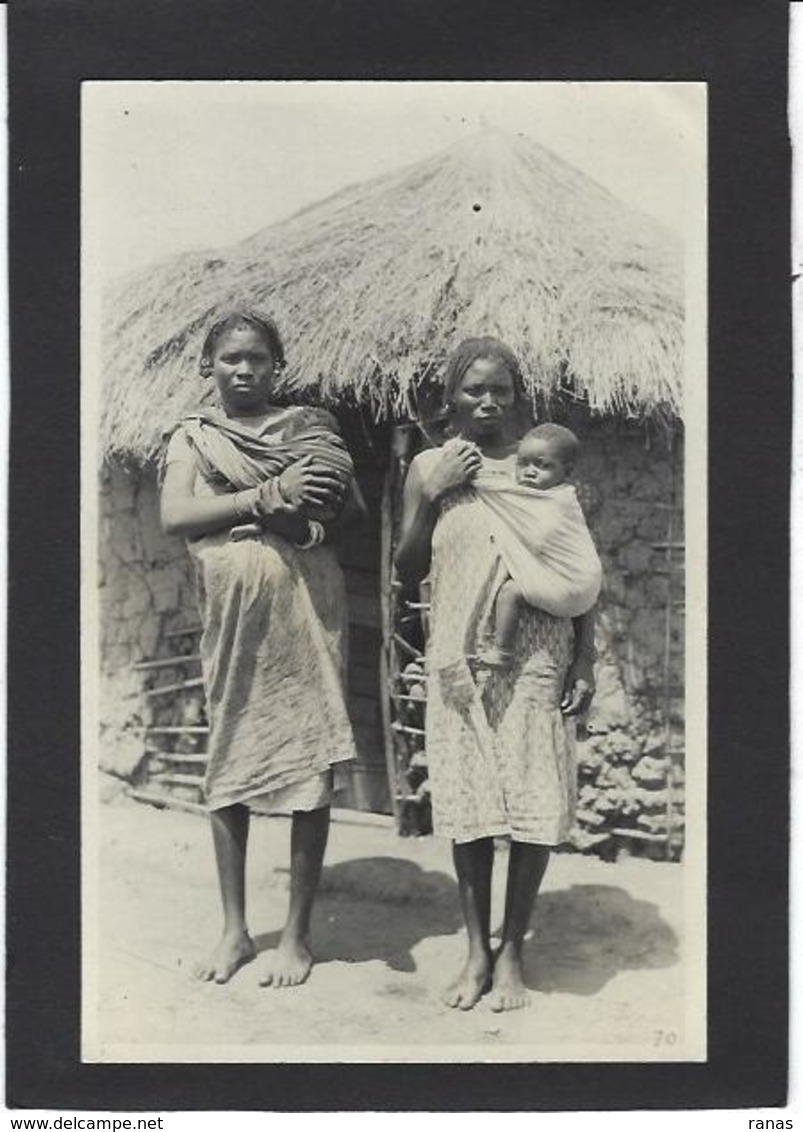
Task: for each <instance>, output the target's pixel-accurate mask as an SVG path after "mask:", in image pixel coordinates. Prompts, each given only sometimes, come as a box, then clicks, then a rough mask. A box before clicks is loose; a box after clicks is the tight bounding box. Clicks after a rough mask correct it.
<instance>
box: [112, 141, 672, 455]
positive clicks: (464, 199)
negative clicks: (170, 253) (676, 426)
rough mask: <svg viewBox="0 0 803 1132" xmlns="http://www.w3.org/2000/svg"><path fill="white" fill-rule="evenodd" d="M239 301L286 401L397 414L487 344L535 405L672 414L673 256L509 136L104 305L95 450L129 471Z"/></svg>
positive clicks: (563, 167)
mask: <svg viewBox="0 0 803 1132" xmlns="http://www.w3.org/2000/svg"><path fill="white" fill-rule="evenodd" d="M238 304H244V305H247V306H249V307H255V308H261V309H263V310H265V311H267V312H270V313H272V314H273V315H274V316H275V317H276V319H277V321H278V323H279V326H280V328H281V330H282V334H283V336H284V338H285V343H286V348H287V357H288V369H287V371H286V384H287V389H288V391H289V393H290V395H291V396H293V395H298V396H303V395H306V396H311V395H314V396H317V397H321V398H322V399H323V400H324V401H327V402H329V403H334V402H337V401H341V400H343V399H344V398H348V399H354V400H357V401H362V402H365V401H367V402H369V403H370V404H371V405H372V407H373V408H374V411H375V412H377V414H378V415H383V414H389V413H392V412H405V411H407V410H409V408H410V403H411V402H410V397H411V392H412V391H413V390H414V388H415V386H416V384H417V383H418V382H419V381H421V380H422V379H423V378H425V377H430V378H431V377H433V376H435V377H437V373H438V370H439V368H440V367H441V366H442V364H443V361H444V358H445V356H446V354H447V353H448V351H449V349H450V348H451V347H452V346H453V345H454V344H455V343H456V342H457V341H459V340H460V339H461V338H463V337H466V336H472V335H477V334H494V335H497V336H498V337H501V338H502V339H504V340H505V341H506V342H508V343H509V344H510V345H511V346H512V347H513V349H514V350H515V351H516V352H517V354H518V355H519V356H520V358H521V360H522V363H523V367H524V371H525V373H526V376H527V380H528V381H529V382H530V384H531V386H532V390H533V392H534V393H536V394H540V395H547V396H548V395H550V394H551V393H554V392H556V391H557V392H560V391H567V390H569V391H571V392H572V395H574V396H578V397H580V398H582V399H585V400H587V401H588V403H589V405H590V406H591V408H592V409H595V410H600V411H608V410H613V411H617V412H626V413H628V414H629V415H644V414H650V413H653V412H656V411H660V412H666V411H668V412H670V413H672V414H678V413H680V412H681V387H682V357H683V345H682V342H683V271H682V248H681V246H680V243H679V241H677V240H676V239H675V238H674V237H672V236H671V234H669V233H668V232H667V231H665V230H664V229H663V228H662V227H661V226H660V225H659V224H657V223H656V222H655V221H652V220H650V219H649V218H647V217H646V216H644V215H642V214H641V213H639V212H636V211H634V210H633V209H632V208H629V207H627V206H625V205H624V204H622V203H621V202H620V201H619V200H617V199H616V198H615V197H614V196H612V195H611V194H610V193H609V192H607V191H606V190H605V189H603V188H601V187H600V186H599V185H597V184H596V183H595V182H594V181H592V180H590V179H589V178H588V177H587V176H585V175H583V174H582V173H580V172H578V171H577V170H575V169H573V168H572V167H571V166H569V165H567V164H566V163H565V162H563V161H561V160H559V159H558V158H557V157H555V156H554V155H553V154H551V153H550V152H549V151H548V150H546V149H544V148H543V147H542V146H539V145H537V144H536V143H535V142H533V141H531V140H530V139H528V138H525V137H523V136H509V135H506V134H502V133H499V132H498V131H495V130H494V131H483V132H482V133H481V134H479V135H476V136H475V137H474V138H472V139H470V140H468V141H466V142H461V143H459V144H457V145H454V146H452V147H450V148H449V149H447V150H445V151H444V152H442V153H439V154H437V155H436V156H434V157H430V158H428V159H426V160H424V161H421V162H418V163H417V164H415V165H412V166H409V167H407V168H405V169H402V170H400V171H399V172H394V173H391V174H387V175H385V176H382V177H378V178H376V179H374V180H371V181H368V182H365V183H363V184H359V185H354V186H351V187H349V188H346V189H343V190H341V191H340V192H338V193H336V194H335V195H334V196H331V197H329V198H328V199H326V200H323V201H321V202H320V203H318V204H316V205H313V206H311V207H308V208H306V209H303V210H302V211H300V212H298V213H296V214H295V215H294V216H292V217H290V218H289V219H288V220H284V221H282V222H281V223H278V224H274V225H272V226H271V227H269V228H266V229H264V230H262V231H260V232H257V233H256V235H254V236H252V237H250V238H249V239H246V240H243V241H241V242H239V243H237V244H235V245H233V246H231V247H228V248H226V249H225V250H220V251H215V252H209V251H207V252H200V253H193V254H183V255H180V256H176V257H173V258H171V259H169V260H168V261H166V262H165V263H163V264H161V265H158V266H156V267H153V268H148V269H145V270H142V271H139V272H138V273H136V274H134V275H132V276H130V277H129V278H127V279H125V280H123V281H122V282H121V283H118V284H116V285H115V286H114V287H113V288H112V289H111V290H110V292H109V293H108V294H107V295H106V296H105V301H104V328H103V329H104V334H103V337H104V343H103V347H104V371H105V374H106V375H107V377H106V384H105V388H104V391H103V406H104V408H103V420H102V445H103V451H104V453H105V455H106V456H112V455H121V456H127V457H131V456H134V457H137V458H144V457H146V456H148V455H149V454H151V453H152V452H153V450H154V448H155V447H156V445H157V444H158V440H159V436H160V433H161V431H162V429H163V428H165V427H166V426H168V425H169V424H170V423H171V422H172V421H174V420H175V419H176V418H177V417H178V416H180V415H181V413H182V412H184V411H185V410H186V409H188V408H189V407H192V406H195V405H197V403H198V401H199V399H200V398H201V396H204V395H207V394H209V393H210V392H211V390H210V388H209V383H204V382H203V381H202V380H201V379H200V377H199V376H198V354H199V351H200V346H201V342H202V339H203V334H204V330H205V328H206V326H207V325H208V324H209V323H210V322H211V321H212V320H213V319H214V318H215V317H217V316H218V315H219V314H220V313H222V312H225V311H226V310H227V309H229V308H231V307H233V306H236V305H238Z"/></svg>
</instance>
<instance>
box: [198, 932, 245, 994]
mask: <svg viewBox="0 0 803 1132" xmlns="http://www.w3.org/2000/svg"><path fill="white" fill-rule="evenodd" d="M255 955H256V948H255V947H254V941H253V940H252V939H251V937H250V935H249V934H248V932H242V931H237V932H224V933H223V935H222V937H221V939H220V943H219V944H218V945H217V947H216V948H215V950H214V951H213V952H212V954H211V955H210V956H209V958H208V959H207V961H206V962H205V963H199V964H198V965H197V966H196V968H195V971H194V974H195V978H196V979H200V980H201V981H202V982H205V983H209V982H214V983H227V982H228V981H229V979H230V978H231V977H232V975H233V974H235V972H236V971H239V969H240V967H242V966H243V965H244V964H246V963H250V962H251V960H252V959H253V958H254V956H255Z"/></svg>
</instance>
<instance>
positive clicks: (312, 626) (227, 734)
mask: <svg viewBox="0 0 803 1132" xmlns="http://www.w3.org/2000/svg"><path fill="white" fill-rule="evenodd" d="M291 412H292V411H288V415H289V414H290V413H291ZM284 417H285V415H284V414H278V415H277V417H276V419H275V420H272V421H269V422H268V423H267V424H266V426H265V428H266V429H271V430H273V431H274V432H275V433H276V434H277V436H280V435H281V425H282V423H283V419H284ZM193 459H194V453H193V450H192V447H191V446H190V445H189V443H188V442H187V439H186V436H185V435H184V434H183V430H182V429H181V428H179V429H178V430H177V431H176V432H175V433H174V434H173V436H172V438H171V440H170V443H169V445H168V449H167V454H166V457H165V462H166V463H171V462H173V461H182V462H186V461H188V460H189V461H192V460H193ZM224 490H225V489H224V488H221V487H220V486H218V485H216V484H214V483H209V482H207V480H205V479H204V477H203V476H201V475H200V473H196V476H195V479H194V481H193V494H195V495H197V496H209V495H214V494H219V493H220V492H222V491H224ZM188 548H189V551H190V555H191V557H192V559H193V562H194V564H195V573H196V588H197V597H198V605H199V611H200V614H201V622H202V626H203V633H202V637H201V644H200V652H201V666H202V671H203V678H204V689H205V692H206V699H207V713H208V717H209V725H210V736H209V748H208V755H209V759H208V764H207V772H206V779H205V794H206V801H207V805H208V807H209V808H210V809H219V808H220V807H222V806H229V805H232V804H234V803H238V802H241V803H245V804H247V805H248V806H249V807H250V808H251V809H254V810H258V811H260V812H268V813H276V812H281V813H289V812H292V811H294V810H313V809H317V808H319V807H320V806H323V805H326V804H328V802H329V801H330V799H331V793H332V787H333V773H332V772H333V768H334V767H337V766H340V764H342V763H345V762H347V761H348V760H350V759H353V758H354V755H355V750H354V739H353V735H352V731H351V726H350V723H349V719H348V714H347V710H346V703H345V692H344V678H345V651H346V634H347V612H346V610H347V606H346V591H345V583H344V579H343V573H342V570H341V569H340V566H339V564H338V562H337V559H336V557H335V554H334V552H333V551H332V549H331V548H330V547H327V546H319V547H315V548H313V549H311V550H305V551H304V550H298V549H296V547H295V546H293V545H292V544H291V543H289V542H287V541H286V540H285V539H282V538H279V537H278V536H277V535H274V534H271V533H270V532H268V531H263V532H261V533H260V534H258V535H252V536H251V537H248V538H244V539H242V540H240V541H236V542H233V541H231V540H230V538H229V532H228V531H225V530H224V531H222V532H219V533H217V534H213V535H207V536H203V537H201V538H197V539H190V540H188Z"/></svg>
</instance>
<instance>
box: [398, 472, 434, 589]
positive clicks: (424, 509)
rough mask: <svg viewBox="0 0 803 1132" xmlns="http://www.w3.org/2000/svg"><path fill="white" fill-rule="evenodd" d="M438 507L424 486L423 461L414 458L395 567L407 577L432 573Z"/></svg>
mask: <svg viewBox="0 0 803 1132" xmlns="http://www.w3.org/2000/svg"><path fill="white" fill-rule="evenodd" d="M438 511H439V507H438V501H437V499H436V498H433V497H432V495H431V494H430V493H429V492H428V491H426V490H425V484H424V478H423V476H422V474H421V461H420V460H418V459H415V460H413V462H412V464H411V465H410V470H409V471H408V473H407V479H406V481H405V484H404V497H403V501H402V521H401V539H400V541H399V546H398V548H397V550H396V569H397V570H398V572H399V575H400V577H401V578H403V579H404V581H408V582H420V581H421V579H422V578H425V577H426V576H427V574H428V573H429V564H430V559H431V557H432V534H433V531H434V530H435V524H436V523H437V521H438Z"/></svg>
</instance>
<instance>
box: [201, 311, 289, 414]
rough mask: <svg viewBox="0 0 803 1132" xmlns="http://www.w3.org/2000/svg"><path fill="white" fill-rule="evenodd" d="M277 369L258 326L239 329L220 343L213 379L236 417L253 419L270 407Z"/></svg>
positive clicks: (215, 354)
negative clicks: (257, 328) (256, 327)
mask: <svg viewBox="0 0 803 1132" xmlns="http://www.w3.org/2000/svg"><path fill="white" fill-rule="evenodd" d="M275 369H276V359H275V358H274V356H273V354H272V353H271V349H270V346H269V345H268V343H267V341H266V340H265V337H264V335H262V334H260V333H259V331H258V330H256V329H255V328H254V327H252V326H247V325H244V326H236V327H234V328H233V329H232V330H228V331H226V333H225V334H224V335H223V336H222V337H221V338H219V339H218V340H217V343H216V345H215V352H214V356H213V357H212V376H213V377H214V379H215V384H216V385H217V388H218V392H219V394H220V399H221V401H222V402H223V406H224V408H225V409H226V411H227V412H228V413H230V414H232V415H233V416H238V415H239V416H253V415H255V414H257V413H260V412H263V411H264V410H265V409H266V408H267V406H268V401H269V398H270V395H271V392H272V389H273V376H274V372H275Z"/></svg>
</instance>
